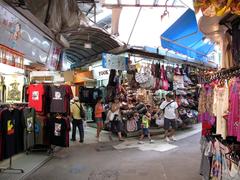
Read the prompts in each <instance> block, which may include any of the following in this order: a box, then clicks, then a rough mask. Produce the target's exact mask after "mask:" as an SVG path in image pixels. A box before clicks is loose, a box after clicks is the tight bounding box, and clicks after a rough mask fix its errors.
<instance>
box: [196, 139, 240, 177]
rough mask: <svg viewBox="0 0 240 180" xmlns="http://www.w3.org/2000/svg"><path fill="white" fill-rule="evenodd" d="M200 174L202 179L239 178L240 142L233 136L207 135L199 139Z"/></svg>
mask: <svg viewBox="0 0 240 180" xmlns="http://www.w3.org/2000/svg"><path fill="white" fill-rule="evenodd" d="M201 151H202V159H201V166H200V174H201V175H202V176H203V179H204V180H210V179H223V180H225V179H231V180H238V179H240V166H239V165H240V164H239V163H240V144H239V143H238V142H237V141H236V140H234V139H233V138H229V139H227V140H223V139H221V137H219V136H214V135H207V136H206V137H204V138H202V140H201Z"/></svg>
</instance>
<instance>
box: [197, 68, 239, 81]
mask: <svg viewBox="0 0 240 180" xmlns="http://www.w3.org/2000/svg"><path fill="white" fill-rule="evenodd" d="M239 75H240V66H236V67H233V68H229V69H223V70H220V71H218V72H215V73H208V74H206V75H205V76H203V78H201V80H200V81H201V83H202V84H203V83H211V82H213V81H215V80H221V79H231V78H232V77H235V76H239Z"/></svg>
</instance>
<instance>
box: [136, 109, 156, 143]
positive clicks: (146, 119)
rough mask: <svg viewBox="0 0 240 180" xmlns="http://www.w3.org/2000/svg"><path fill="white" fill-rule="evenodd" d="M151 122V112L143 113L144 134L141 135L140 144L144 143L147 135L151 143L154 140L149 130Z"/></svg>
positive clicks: (142, 125)
mask: <svg viewBox="0 0 240 180" xmlns="http://www.w3.org/2000/svg"><path fill="white" fill-rule="evenodd" d="M150 122H151V114H150V113H149V112H147V113H146V114H145V115H143V117H142V124H141V127H142V134H141V136H140V139H139V142H138V143H139V144H143V143H144V142H143V139H144V137H145V136H147V137H148V139H149V141H150V143H153V142H154V141H153V140H152V138H151V135H150V131H149V124H150Z"/></svg>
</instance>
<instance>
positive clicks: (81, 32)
mask: <svg viewBox="0 0 240 180" xmlns="http://www.w3.org/2000/svg"><path fill="white" fill-rule="evenodd" d="M64 36H65V37H66V39H67V40H68V42H69V43H70V48H67V49H65V50H64V53H65V57H66V58H67V59H68V60H69V61H71V62H72V63H80V64H87V63H88V61H89V60H90V59H93V58H96V57H97V56H98V55H99V54H101V53H103V52H108V51H110V50H112V49H115V48H118V47H120V46H122V45H123V43H121V42H120V41H118V40H117V39H116V38H115V37H114V36H112V35H110V34H108V33H107V32H106V31H104V30H103V29H100V28H96V27H80V28H78V29H77V30H67V31H66V32H65V33H64ZM85 43H91V46H92V47H91V48H85V47H84V44H85Z"/></svg>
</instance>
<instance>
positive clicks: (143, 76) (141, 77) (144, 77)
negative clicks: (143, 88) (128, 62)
mask: <svg viewBox="0 0 240 180" xmlns="http://www.w3.org/2000/svg"><path fill="white" fill-rule="evenodd" d="M135 80H136V81H137V82H138V83H140V84H143V83H146V82H147V81H148V80H149V74H147V73H145V72H144V69H143V67H141V69H140V71H139V72H138V73H136V75H135Z"/></svg>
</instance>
